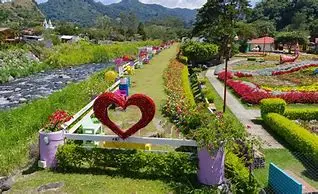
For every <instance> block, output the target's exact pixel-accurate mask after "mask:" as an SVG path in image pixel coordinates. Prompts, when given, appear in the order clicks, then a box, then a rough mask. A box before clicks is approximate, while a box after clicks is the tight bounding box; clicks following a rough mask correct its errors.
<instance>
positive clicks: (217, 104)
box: [205, 78, 245, 131]
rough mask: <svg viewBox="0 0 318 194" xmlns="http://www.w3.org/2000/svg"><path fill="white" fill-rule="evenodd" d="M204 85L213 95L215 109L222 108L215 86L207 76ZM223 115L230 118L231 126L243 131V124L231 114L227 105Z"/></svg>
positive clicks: (221, 101)
mask: <svg viewBox="0 0 318 194" xmlns="http://www.w3.org/2000/svg"><path fill="white" fill-rule="evenodd" d="M205 85H206V87H207V88H208V89H209V90H211V91H212V93H213V95H214V104H215V107H216V109H217V111H222V110H223V99H222V98H221V96H220V95H219V94H218V93H217V92H216V90H215V88H214V87H213V86H212V84H211V83H210V81H209V80H208V79H207V78H206V84H205ZM225 115H226V116H228V117H229V118H231V119H232V122H233V127H235V128H237V129H240V130H242V131H245V127H244V125H243V124H242V123H241V122H240V120H239V119H238V118H237V117H236V116H235V115H234V114H233V112H232V111H231V110H230V109H229V108H228V107H226V112H225Z"/></svg>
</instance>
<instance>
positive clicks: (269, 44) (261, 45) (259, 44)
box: [247, 36, 275, 52]
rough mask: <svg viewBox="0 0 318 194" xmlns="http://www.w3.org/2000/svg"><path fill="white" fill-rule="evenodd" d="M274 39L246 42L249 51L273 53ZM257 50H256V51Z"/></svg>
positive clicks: (264, 38) (263, 38)
mask: <svg viewBox="0 0 318 194" xmlns="http://www.w3.org/2000/svg"><path fill="white" fill-rule="evenodd" d="M274 42H275V39H274V38H272V37H269V36H266V37H261V38H257V39H253V40H250V41H248V42H247V44H248V50H249V51H259V52H263V51H264V49H265V51H267V52H269V51H273V50H274V47H275V44H274ZM256 48H257V49H256Z"/></svg>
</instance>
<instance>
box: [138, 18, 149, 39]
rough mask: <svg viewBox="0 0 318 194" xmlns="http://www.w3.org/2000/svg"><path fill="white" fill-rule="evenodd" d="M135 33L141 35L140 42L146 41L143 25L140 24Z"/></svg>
mask: <svg viewBox="0 0 318 194" xmlns="http://www.w3.org/2000/svg"><path fill="white" fill-rule="evenodd" d="M137 33H138V34H140V35H141V37H142V40H146V39H147V34H146V31H145V26H144V24H143V23H142V22H140V23H139V25H138V29H137Z"/></svg>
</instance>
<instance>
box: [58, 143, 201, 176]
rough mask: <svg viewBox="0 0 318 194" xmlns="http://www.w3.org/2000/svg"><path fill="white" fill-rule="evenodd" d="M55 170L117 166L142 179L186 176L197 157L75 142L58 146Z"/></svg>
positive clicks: (127, 173)
mask: <svg viewBox="0 0 318 194" xmlns="http://www.w3.org/2000/svg"><path fill="white" fill-rule="evenodd" d="M56 158H57V161H58V169H59V170H62V171H65V172H68V171H72V170H74V169H75V168H96V169H105V168H106V167H111V168H116V169H118V170H119V171H120V172H122V173H123V174H125V175H128V176H130V175H131V174H135V175H136V174H139V175H140V176H139V177H143V178H152V179H153V178H170V179H175V180H176V179H178V180H179V181H181V180H182V178H185V179H187V178H188V177H189V176H192V175H193V174H195V173H196V170H197V162H196V159H194V158H191V157H190V156H189V154H186V153H181V152H168V153H162V154H159V153H152V152H144V151H138V150H120V149H101V148H92V149H86V148H84V147H81V146H77V145H75V144H65V145H63V146H61V147H59V148H58V152H57V155H56Z"/></svg>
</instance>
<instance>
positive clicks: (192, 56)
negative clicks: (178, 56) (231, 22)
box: [181, 41, 218, 61]
mask: <svg viewBox="0 0 318 194" xmlns="http://www.w3.org/2000/svg"><path fill="white" fill-rule="evenodd" d="M181 51H182V54H183V55H184V56H186V57H188V60H190V61H208V60H211V59H213V57H215V55H216V54H217V53H218V46H217V45H215V44H209V43H199V42H193V41H190V42H187V43H185V44H184V45H182V46H181Z"/></svg>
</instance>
